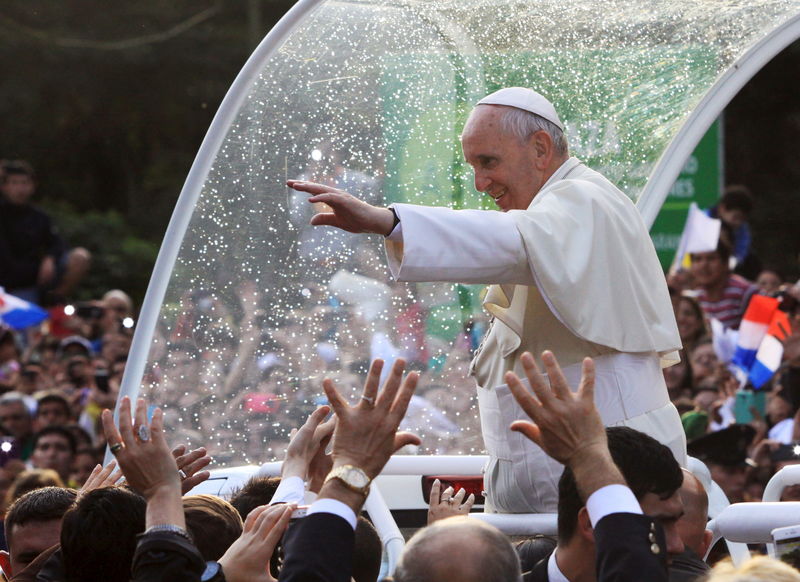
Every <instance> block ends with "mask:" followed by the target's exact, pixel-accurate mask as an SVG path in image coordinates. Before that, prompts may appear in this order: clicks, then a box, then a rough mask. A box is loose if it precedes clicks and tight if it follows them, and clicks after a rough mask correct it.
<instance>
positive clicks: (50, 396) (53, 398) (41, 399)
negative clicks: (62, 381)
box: [35, 390, 72, 418]
mask: <svg viewBox="0 0 800 582" xmlns="http://www.w3.org/2000/svg"><path fill="white" fill-rule="evenodd" d="M35 398H36V412H37V416H38V412H39V407H40V406H41V405H42V404H48V403H50V402H55V403H57V404H60V405H61V406H62V407H63V408H64V411H65V412H66V413H67V418H69V417H70V416H72V409H71V408H70V406H69V401H68V400H67V399H66V398H65V397H64V395H63V394H61V393H60V392H57V391H55V390H48V391H47V392H42V393H40V394H38V395H37V396H36V397H35Z"/></svg>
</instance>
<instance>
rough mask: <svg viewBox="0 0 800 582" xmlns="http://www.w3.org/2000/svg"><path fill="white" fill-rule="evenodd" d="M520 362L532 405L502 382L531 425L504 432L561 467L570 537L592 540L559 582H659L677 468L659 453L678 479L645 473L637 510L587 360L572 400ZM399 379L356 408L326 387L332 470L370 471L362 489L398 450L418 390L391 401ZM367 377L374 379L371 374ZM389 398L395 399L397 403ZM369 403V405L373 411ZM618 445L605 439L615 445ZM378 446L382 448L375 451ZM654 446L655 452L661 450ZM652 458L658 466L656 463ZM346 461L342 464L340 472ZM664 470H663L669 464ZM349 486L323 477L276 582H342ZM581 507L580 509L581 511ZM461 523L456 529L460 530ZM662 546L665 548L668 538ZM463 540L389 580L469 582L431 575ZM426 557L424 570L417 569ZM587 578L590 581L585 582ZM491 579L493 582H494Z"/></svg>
mask: <svg viewBox="0 0 800 582" xmlns="http://www.w3.org/2000/svg"><path fill="white" fill-rule="evenodd" d="M521 361H522V364H523V368H524V369H525V372H526V375H527V377H528V380H529V382H530V385H531V386H532V388H533V391H534V393H535V394H536V397H534V396H533V394H531V393H530V391H529V390H527V389H526V388H525V387H523V385H522V384H521V382H520V381H519V378H517V377H516V376H515V375H514V374H513V373H510V372H509V374H508V375H507V376H506V380H507V382H508V385H509V387H510V388H511V391H512V392H513V394H514V397H515V398H516V399H517V401H518V402H519V403H520V406H522V408H523V409H524V410H525V412H526V413H527V414H528V415H529V416H530V417H531V419H533V421H534V423H531V422H527V421H516V422H514V423H513V424H512V425H511V429H512V430H516V431H518V432H521V433H522V434H524V435H525V436H526V437H528V438H530V439H532V440H534V441H535V442H536V443H537V444H538V445H539V446H540V447H542V449H543V450H545V451H546V452H547V454H549V455H550V456H551V457H553V458H554V459H556V460H557V461H559V462H561V463H563V464H564V465H565V467H566V472H568V473H569V474H570V475H572V482H573V484H574V485H573V486H574V489H575V491H576V497H577V499H578V506H577V510H576V513H577V514H579V515H580V516H582V517H578V521H579V524H578V525H577V526H576V527H575V532H574V534H573V536H572V537H573V538H576V539H580V540H585V538H586V536H585V533H586V532H587V531H589V532H593V545H592V548H591V551H589V552H588V553H587V555H584V556H582V563H585V562H587V561H588V563H589V564H590V565H592V566H593V568H591V570H592V571H591V572H586V571H583V570H582V571H581V576H580V577H576V578H574V579H571V578H566V577H563V578H562V580H563V579H566V580H572V581H573V582H574V581H580V580H598V581H600V582H634V581H637V582H638V581H641V580H648V581H649V582H666V581H667V569H666V564H667V560H666V558H667V556H666V553H667V548H668V547H669V545H668V542H667V540H666V539H665V535H664V528H663V527H662V524H664V525H667V526H668V529H674V523H673V522H674V521H677V519H678V517H679V516H680V512H681V510H680V507H681V506H680V498H679V497H677V494H676V491H677V489H678V487H680V484H681V481H682V479H683V477H682V475H681V471H680V467H678V465H677V463H676V462H675V461H674V459H672V455H671V453H669V449H666V447H664V449H665V450H666V451H667V454H668V455H669V460H671V462H672V463H674V468H675V470H676V472H677V477H676V478H675V481H676V482H675V483H674V484H669V483H668V484H666V485H665V484H663V483H661V482H660V479H662V478H663V474H661V473H659V474H658V475H656V476H655V478H656V479H658V480H659V482H657V483H653V482H652V481H649V479H652V478H653V476H652V475H650V474H649V473H648V474H647V476H646V477H645V479H646V480H647V481H646V484H642V485H640V484H639V483H638V481H634V484H633V485H632V487H633V488H635V490H636V489H638V488H639V487H640V486H641V487H642V488H643V490H644V491H646V492H645V493H644V494H642V495H641V496H640V500H637V497H636V496H635V494H634V493H633V492H632V490H631V488H630V487H629V486H628V484H627V483H626V480H625V478H624V477H623V474H622V473H621V472H620V470H619V468H618V467H617V465H616V464H615V463H614V458H613V457H612V454H611V453H610V452H609V445H608V437H607V436H606V430H605V428H604V427H603V422H602V420H601V419H600V415H599V414H598V412H597V408H596V407H595V404H594V365H593V363H592V361H591V360H590V359H588V358H587V360H586V361H585V362H584V369H583V377H582V380H581V385H580V386H579V388H578V391H577V393H576V394H573V393H572V392H571V391H570V388H569V386H568V385H567V382H566V380H565V378H564V376H563V374H562V373H561V369H560V368H559V367H558V364H557V362H556V361H555V357H554V356H553V355H552V353H549V352H545V354H543V355H542V361H543V362H544V364H545V366H546V369H547V373H548V376H549V380H550V386H547V384H546V382H545V380H544V377H543V376H542V375H541V374H539V372H538V370H537V369H536V364H535V362H534V360H533V357H532V356H531V355H530V354H529V353H525V354H523V356H522V358H521ZM401 371H402V367H401V369H400V371H399V372H397V373H396V370H393V376H392V377H390V379H389V381H387V386H389V385H390V384H391V383H392V382H393V378H395V379H396V383H395V384H394V386H395V387H394V388H393V389H387V388H384V390H383V392H382V393H381V395H380V396H379V397H378V401H377V402H376V401H375V400H374V398H375V397H376V393H375V391H376V390H377V380H375V388H374V390H369V389H365V393H364V396H366V404H364V402H361V403H359V405H358V406H356V407H349V406H348V405H347V404H346V403H345V402H344V400H343V399H342V397H341V396H340V395H339V394H338V393H337V392H336V391H335V389H333V388H332V384H330V383H327V384H326V385H325V391H326V394H327V395H328V398H329V400H330V402H331V406H332V407H333V409H334V410H335V411H336V414H337V417H338V418H339V424H338V425H337V427H336V432H335V433H334V439H333V442H334V449H333V455H334V467H337V466H340V467H342V466H346V465H355V466H361V467H367V471H365V473H366V475H367V481H368V480H369V478H370V477H373V476H375V475H377V474H378V472H380V469H381V468H382V467H383V465H384V464H385V462H386V460H388V458H389V455H390V454H391V452H392V450H393V448H392V447H393V445H394V444H395V443H396V441H397V440H398V439H397V438H395V431H396V430H397V426H398V424H399V422H400V419H401V418H402V413H403V412H404V411H405V408H406V406H407V403H408V399H409V398H410V394H411V392H413V389H414V386H413V385H414V383H415V381H416V377H415V376H413V375H409V378H407V379H406V382H404V383H403V387H402V388H401V389H400V391H399V393H398V392H397V385H399V377H400V374H401ZM379 373H380V369H378V375H379ZM370 374H371V375H372V371H371V372H370ZM369 384H370V383H369V381H368V385H369ZM395 394H397V396H396V397H395ZM362 399H363V397H362ZM389 401H391V403H390V402H389ZM372 402H374V409H373V408H372V406H373V404H372ZM400 410H402V412H400V413H399V417H398V416H397V414H390V411H392V412H396V411H400ZM639 434H640V433H636V431H632V430H630V429H623V430H622V431H621V432H619V435H620V436H619V439H620V440H622V441H628V440H633V441H638V440H639V436H638V435H639ZM403 438H408V437H401V439H400V440H403ZM615 438H616V437H611V439H612V440H614V439H615ZM647 438H649V437H647ZM357 439H360V440H357ZM651 440H652V439H651ZM376 442H377V443H381V444H379V445H376V444H375V443H376ZM653 442H656V441H653ZM656 444H658V443H656ZM658 446H659V447H662V446H663V445H658ZM648 451H649V449H648ZM648 454H649V453H648ZM656 456H657V457H658V455H656ZM345 461H347V462H346V463H345ZM638 461H639V462H640V464H641V463H645V464H646V463H648V462H649V461H650V460H649V459H643V458H640V459H638ZM659 461H660V462H661V461H664V459H661V458H660V457H659ZM667 464H669V462H668V461H667ZM356 477H357V475H350V474H347V473H344V474H342V473H341V471H340V472H337V471H336V469H334V471H333V472H332V473H331V475H330V476H329V477H328V479H327V481H326V484H325V486H324V487H323V489H322V490H321V491H320V496H319V499H318V501H316V502H315V504H314V505H315V506H317V509H316V511H314V513H313V515H311V516H309V517H306V518H305V519H303V520H301V522H300V523H299V524H298V525H296V526H295V529H294V530H293V532H292V533H291V534H290V535H289V536H288V538H287V540H286V543H285V545H284V548H285V553H286V561H285V563H284V567H283V570H282V571H281V575H280V578H279V580H280V581H281V582H286V581H290V580H291V581H301V580H302V581H303V582H317V581H319V582H323V581H325V582H347V581H348V580H349V576H350V572H349V568H350V566H349V564H350V557H349V556H350V554H351V552H352V533H351V532H350V531H348V529H347V528H348V527H350V529H351V530H352V529H353V527H354V526H352V525H348V518H349V517H350V516H351V515H355V513H356V512H357V511H358V510H359V509H360V508H361V505H362V504H363V501H364V492H363V491H360V490H359V489H360V486H359V484H358V483H357V482H356V481H357V479H356ZM632 481H633V479H632ZM673 499H677V506H675V505H674V504H670V503H669V502H670V501H671V500H673ZM581 500H586V501H585V503H583V502H582V501H581ZM658 501H661V502H662V504H661V505H659V504H658ZM664 502H667V503H666V504H665V503H664ZM322 504H325V505H326V507H323V506H322ZM342 506H344V507H345V508H346V510H345V511H342ZM312 507H313V506H312ZM676 507H677V509H676ZM645 508H647V509H653V508H655V509H656V510H657V511H653V513H655V514H656V515H655V518H654V517H651V516H648V515H644V514H643V509H645ZM459 519H460V520H462V521H460V522H458V521H457V520H459ZM659 521H660V522H661V523H659ZM468 522H469V519H468V518H450V519H448V520H445V521H443V522H441V524H442V525H439V526H434V527H440V528H441V527H446V528H450V527H452V528H453V529H452V531H456V529H457V528H460V529H464V530H465V532H466V533H468V534H469V535H472V534H473V533H477V532H478V530H479V529H480V528H481V527H482V526H479V525H467V523H468ZM451 524H452V525H451ZM462 524H463V525H462ZM592 528H593V530H592ZM433 533H436V532H435V531H434V532H433ZM462 533H463V532H462ZM488 533H489V531H488V530H487V534H488ZM492 533H493V532H492ZM424 535H425V533H424V532H423V533H418V534H417V536H424ZM441 537H445V536H441ZM488 537H492V538H494V537H496V536H493V535H492V536H488ZM669 537H670V538H672V534H671V533H670V536H669ZM461 539H463V535H462V536H449V535H448V536H446V539H445V541H449V542H450V543H449V544H442V547H441V548H440V551H439V552H438V554H439V555H438V556H423V553H424V552H417V550H425V549H426V548H424V547H423V546H424V544H415V543H413V542H412V543H410V544H409V546H408V547H407V549H406V551H405V552H404V553H403V555H402V557H401V561H400V566H399V567H398V571H397V573H396V582H406V580H407V579H410V578H406V571H407V570H408V568H406V567H405V566H404V563H405V562H408V563H409V564H414V565H415V566H420V565H422V566H423V567H422V568H419V567H417V568H414V569H415V570H419V571H420V572H418V573H415V578H414V579H415V580H425V579H431V580H436V581H437V582H448V581H449V580H459V581H460V582H466V581H467V580H468V579H470V578H469V577H465V576H464V574H463V573H462V572H460V570H459V569H458V568H455V567H453V568H451V569H449V571H448V570H446V571H445V572H439V571H438V570H440V569H439V568H438V567H439V566H440V565H441V564H442V563H443V561H444V563H446V564H453V557H454V556H456V555H459V556H463V552H461V551H460V550H461V547H460V541H461ZM487 539H488V538H487ZM500 542H502V543H500ZM672 543H673V544H676V543H679V544H680V547H681V549H682V548H683V545H682V543H681V542H680V541H679V538H678V542H672ZM498 544H499V546H503V544H505V546H503V547H506V546H507V547H508V549H510V548H511V546H510V544H508V542H507V540H500V541H499V542H498ZM490 546H491V544H485V546H484V547H483V548H480V547H479V548H478V549H476V550H472V552H473V555H470V558H471V559H474V560H480V559H481V555H483V556H488V552H489V551H490V550H489V549H488V548H489V547H490ZM499 546H498V547H499ZM584 547H585V546H584ZM595 548H596V552H595ZM457 550H459V552H458V554H456V553H455V552H456V551H457ZM415 553H416V555H415ZM501 553H502V552H501ZM595 554H596V557H595ZM587 556H588V560H587ZM423 557H424V558H425V560H424V561H422V559H423ZM459 559H461V558H459ZM448 560H449V561H448ZM553 563H554V564H556V565H557V566H559V565H561V563H560V561H558V562H557V561H556V560H553ZM425 565H429V567H428V568H425V567H424V566H425ZM517 572H519V570H517V569H513V571H509V573H508V576H505V577H504V578H503V580H504V581H505V580H509V582H510V581H512V580H515V579H519V575H518V574H517ZM544 575H545V577H544V578H541V579H543V580H547V579H548V577H547V576H548V573H547V571H546V570H545V572H544ZM590 575H591V578H589V577H588V576H590ZM483 579H485V577H484V578H483ZM492 579H493V580H494V579H497V578H496V577H495V576H493V577H492ZM549 579H550V580H551V581H552V582H556V580H555V578H554V577H553V576H550V577H549Z"/></svg>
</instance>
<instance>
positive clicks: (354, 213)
mask: <svg viewBox="0 0 800 582" xmlns="http://www.w3.org/2000/svg"><path fill="white" fill-rule="evenodd" d="M286 185H287V186H289V188H293V189H294V190H297V191H299V192H308V193H309V194H311V197H310V198H309V199H308V202H309V203H316V202H322V203H324V204H327V205H328V207H329V208H330V212H320V213H319V214H315V215H314V216H312V217H311V224H313V225H314V226H321V225H328V226H335V227H336V228H340V229H342V230H346V231H347V232H355V233H373V234H382V235H384V236H385V235H388V234H389V233H390V232H392V229H393V228H394V214H392V211H391V210H389V209H388V208H381V207H380V206H372V205H371V204H367V203H366V202H364V201H363V200H359V199H358V198H356V197H355V196H352V195H351V194H348V193H347V192H345V191H343V190H337V189H336V188H332V187H330V186H325V185H323V184H316V183H314V182H305V181H303V180H289V181H288V182H287V183H286Z"/></svg>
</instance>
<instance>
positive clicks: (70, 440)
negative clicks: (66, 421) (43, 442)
mask: <svg viewBox="0 0 800 582" xmlns="http://www.w3.org/2000/svg"><path fill="white" fill-rule="evenodd" d="M51 434H57V435H61V436H62V437H64V438H65V439H66V440H67V444H68V446H69V450H70V451H72V454H73V455H74V454H75V451H77V450H78V443H77V442H75V437H74V436H72V432H71V431H70V430H69V429H68V428H67V427H65V426H46V427H44V428H43V429H42V430H40V431H39V432H37V433H36V434H35V435H33V450H36V447H37V446H39V439H41V438H42V437H45V436H48V435H51Z"/></svg>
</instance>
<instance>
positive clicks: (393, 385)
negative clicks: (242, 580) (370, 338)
mask: <svg viewBox="0 0 800 582" xmlns="http://www.w3.org/2000/svg"><path fill="white" fill-rule="evenodd" d="M382 368H383V361H381V360H375V361H374V362H373V363H372V366H371V367H370V370H369V374H368V376H367V381H366V383H365V385H364V391H363V394H362V396H361V398H360V400H359V401H358V403H357V404H356V405H355V406H350V405H349V404H348V403H347V402H346V400H345V399H344V397H342V395H341V394H339V392H338V391H337V390H336V386H335V385H334V384H333V382H332V381H331V380H329V379H326V380H325V381H324V382H323V388H324V390H325V394H326V395H327V396H328V401H329V402H330V404H331V408H333V410H334V412H335V413H336V417H337V422H336V428H335V429H334V433H333V449H332V452H331V457H332V464H333V469H332V471H331V472H330V474H329V475H328V477H327V479H326V480H325V483H324V485H323V486H322V488H321V489H320V492H319V497H318V498H317V501H315V502H314V503H313V504H312V506H311V508H310V509H309V512H308V516H307V517H305V518H303V519H301V520H299V521H298V523H297V524H295V525H294V526H292V527H291V528H290V529H289V531H288V532H287V534H286V538H285V540H284V552H285V560H284V565H283V569H282V570H281V573H280V577H279V580H280V581H281V582H289V581H300V580H302V581H303V582H339V581H342V582H349V580H350V574H351V563H352V554H353V539H354V530H355V526H356V516H357V515H358V512H359V511H360V510H361V507H362V505H363V504H364V501H365V500H366V496H367V494H368V491H369V484H370V483H371V481H372V479H374V478H375V477H377V476H378V474H379V473H380V472H381V470H382V469H383V466H384V465H385V464H386V462H387V461H388V460H389V457H391V455H392V454H393V453H394V452H395V451H396V450H397V449H399V448H401V447H403V446H405V445H407V444H419V442H420V441H419V438H418V437H416V436H415V435H412V434H410V433H404V432H398V431H397V428H398V426H399V425H400V422H401V421H402V419H403V417H404V416H405V413H406V409H407V408H408V403H409V401H410V400H411V396H412V394H413V393H414V390H415V389H416V385H417V378H418V376H417V374H416V373H414V372H412V373H410V374H408V376H406V377H405V379H404V378H403V370H404V368H405V363H404V362H403V361H402V360H397V361H396V362H395V364H394V366H393V367H392V371H391V372H390V374H389V377H388V378H387V379H386V382H385V383H384V386H383V389H382V390H380V391H379V390H378V384H379V381H380V376H381V370H382Z"/></svg>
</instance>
